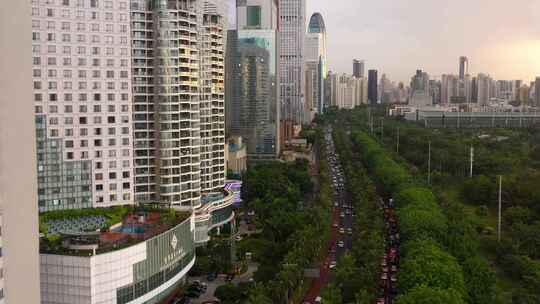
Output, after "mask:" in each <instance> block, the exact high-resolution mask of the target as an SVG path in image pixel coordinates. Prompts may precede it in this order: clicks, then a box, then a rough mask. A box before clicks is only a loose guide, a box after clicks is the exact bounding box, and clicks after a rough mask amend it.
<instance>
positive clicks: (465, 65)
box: [459, 56, 469, 80]
mask: <svg viewBox="0 0 540 304" xmlns="http://www.w3.org/2000/svg"><path fill="white" fill-rule="evenodd" d="M467 73H469V59H468V58H467V57H465V56H461V57H459V79H460V80H464V79H465V75H466V74H467Z"/></svg>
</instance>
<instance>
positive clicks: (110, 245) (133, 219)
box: [39, 205, 191, 256]
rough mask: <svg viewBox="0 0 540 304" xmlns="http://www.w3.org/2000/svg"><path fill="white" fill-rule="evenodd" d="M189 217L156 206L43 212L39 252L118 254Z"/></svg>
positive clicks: (88, 254)
mask: <svg viewBox="0 0 540 304" xmlns="http://www.w3.org/2000/svg"><path fill="white" fill-rule="evenodd" d="M190 215H191V214H190V213H189V212H179V211H175V210H173V209H170V208H165V207H162V206H156V205H144V206H118V207H111V208H92V209H77V210H60V211H52V212H47V213H43V214H41V215H40V218H39V228H40V233H41V235H42V237H41V241H40V251H41V252H42V253H51V254H62V255H76V256H90V255H93V254H100V253H105V252H110V251H114V250H119V249H122V248H126V247H129V246H133V245H134V244H137V243H140V242H143V241H145V240H147V239H150V238H152V237H154V236H156V235H159V234H161V233H163V232H165V231H167V230H169V229H171V228H173V227H174V226H176V225H178V224H181V223H182V222H184V221H185V220H186V219H188V218H189V217H190ZM73 245H77V246H78V247H77V248H78V249H74V248H75V247H74V246H73ZM94 251H95V252H94Z"/></svg>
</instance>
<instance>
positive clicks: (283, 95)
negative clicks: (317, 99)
mask: <svg viewBox="0 0 540 304" xmlns="http://www.w3.org/2000/svg"><path fill="white" fill-rule="evenodd" d="M305 28H306V0H281V1H279V54H280V55H279V58H280V59H279V73H280V100H281V119H282V120H286V121H292V122H293V123H294V124H302V123H303V122H308V120H307V118H306V117H304V113H305V109H304V98H305V86H304V85H305V78H304V77H305V66H304V59H305V58H304V43H305V34H306V32H305Z"/></svg>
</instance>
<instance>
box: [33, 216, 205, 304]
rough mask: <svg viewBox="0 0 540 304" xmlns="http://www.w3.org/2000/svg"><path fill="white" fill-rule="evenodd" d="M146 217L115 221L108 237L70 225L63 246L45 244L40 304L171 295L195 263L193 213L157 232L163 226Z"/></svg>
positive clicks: (105, 303) (152, 299) (127, 303)
mask: <svg viewBox="0 0 540 304" xmlns="http://www.w3.org/2000/svg"><path fill="white" fill-rule="evenodd" d="M154 214H155V212H154ZM147 216H148V220H147V219H144V218H143V219H139V220H137V222H138V223H141V224H140V226H136V225H138V224H134V223H129V224H126V223H121V224H119V225H115V228H112V229H114V230H115V232H106V233H104V234H105V235H107V236H103V235H101V234H100V233H96V234H92V233H84V232H76V231H74V230H71V232H70V233H69V234H64V235H63V236H62V245H61V246H62V248H61V249H60V250H58V249H57V247H51V248H47V247H45V248H42V253H41V263H40V264H41V286H42V288H41V303H42V304H143V303H144V304H147V303H161V301H163V300H164V299H165V298H167V297H168V296H170V294H171V293H172V292H173V291H174V290H175V289H177V288H178V287H179V285H180V284H181V283H182V282H185V277H186V274H187V273H188V271H189V270H190V269H191V268H192V267H193V265H194V263H195V243H194V238H193V236H194V234H195V221H194V217H193V216H192V215H189V214H188V215H187V217H180V218H179V219H178V221H175V223H174V224H173V223H171V225H168V227H167V230H166V231H164V232H161V233H155V232H158V231H160V229H161V228H160V229H154V227H153V226H152V225H156V222H155V221H153V222H152V223H150V222H151V218H152V217H153V216H154V215H153V214H149V215H147ZM182 218H183V220H182ZM68 219H69V218H65V220H68ZM75 220H76V221H82V222H84V221H86V220H87V219H82V218H80V217H78V218H77V219H75ZM146 221H148V222H149V223H147V222H146ZM145 225H146V226H145ZM158 225H161V226H162V225H163V224H158ZM50 227H54V226H53V225H51V226H50ZM135 227H137V228H135ZM124 229H128V230H124ZM129 229H132V230H129ZM139 229H140V230H139ZM144 229H148V230H147V231H144ZM116 231H118V232H116ZM124 231H127V232H124ZM134 235H136V236H134ZM116 238H118V240H115V239H116ZM126 238H127V239H128V241H127V242H128V243H127V244H128V245H126V241H125V239H126ZM104 239H105V240H107V242H106V243H105V242H104V241H103V240H104ZM129 242H131V243H132V244H131V245H129Z"/></svg>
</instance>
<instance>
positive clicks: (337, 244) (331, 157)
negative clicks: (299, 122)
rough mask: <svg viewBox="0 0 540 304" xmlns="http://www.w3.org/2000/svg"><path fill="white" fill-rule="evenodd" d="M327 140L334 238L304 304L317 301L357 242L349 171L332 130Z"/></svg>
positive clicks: (331, 235) (327, 132)
mask: <svg viewBox="0 0 540 304" xmlns="http://www.w3.org/2000/svg"><path fill="white" fill-rule="evenodd" d="M325 143H326V154H327V161H328V165H329V168H330V178H331V182H332V190H333V192H334V193H333V194H334V200H333V202H332V204H333V209H332V210H333V211H332V221H331V227H329V229H330V230H331V233H330V240H329V242H328V252H327V254H326V256H325V257H324V259H323V262H322V263H321V265H319V270H320V277H319V278H318V279H316V280H314V281H313V282H312V284H311V286H310V288H309V290H308V292H307V294H306V296H305V297H304V303H315V301H316V299H317V297H319V296H320V294H321V291H322V289H323V288H324V287H325V286H326V285H327V284H328V283H329V281H330V276H331V272H332V269H334V268H335V267H336V265H337V261H338V260H339V258H340V257H341V256H342V255H344V254H345V253H346V252H347V251H350V250H351V249H352V245H353V233H354V231H353V227H354V217H355V211H354V207H353V205H352V200H351V195H350V194H349V193H348V192H347V191H346V188H345V183H346V180H345V174H344V172H343V168H342V166H341V162H340V159H339V154H338V153H336V151H335V146H334V140H333V138H332V129H331V128H330V127H327V128H326V130H325Z"/></svg>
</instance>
